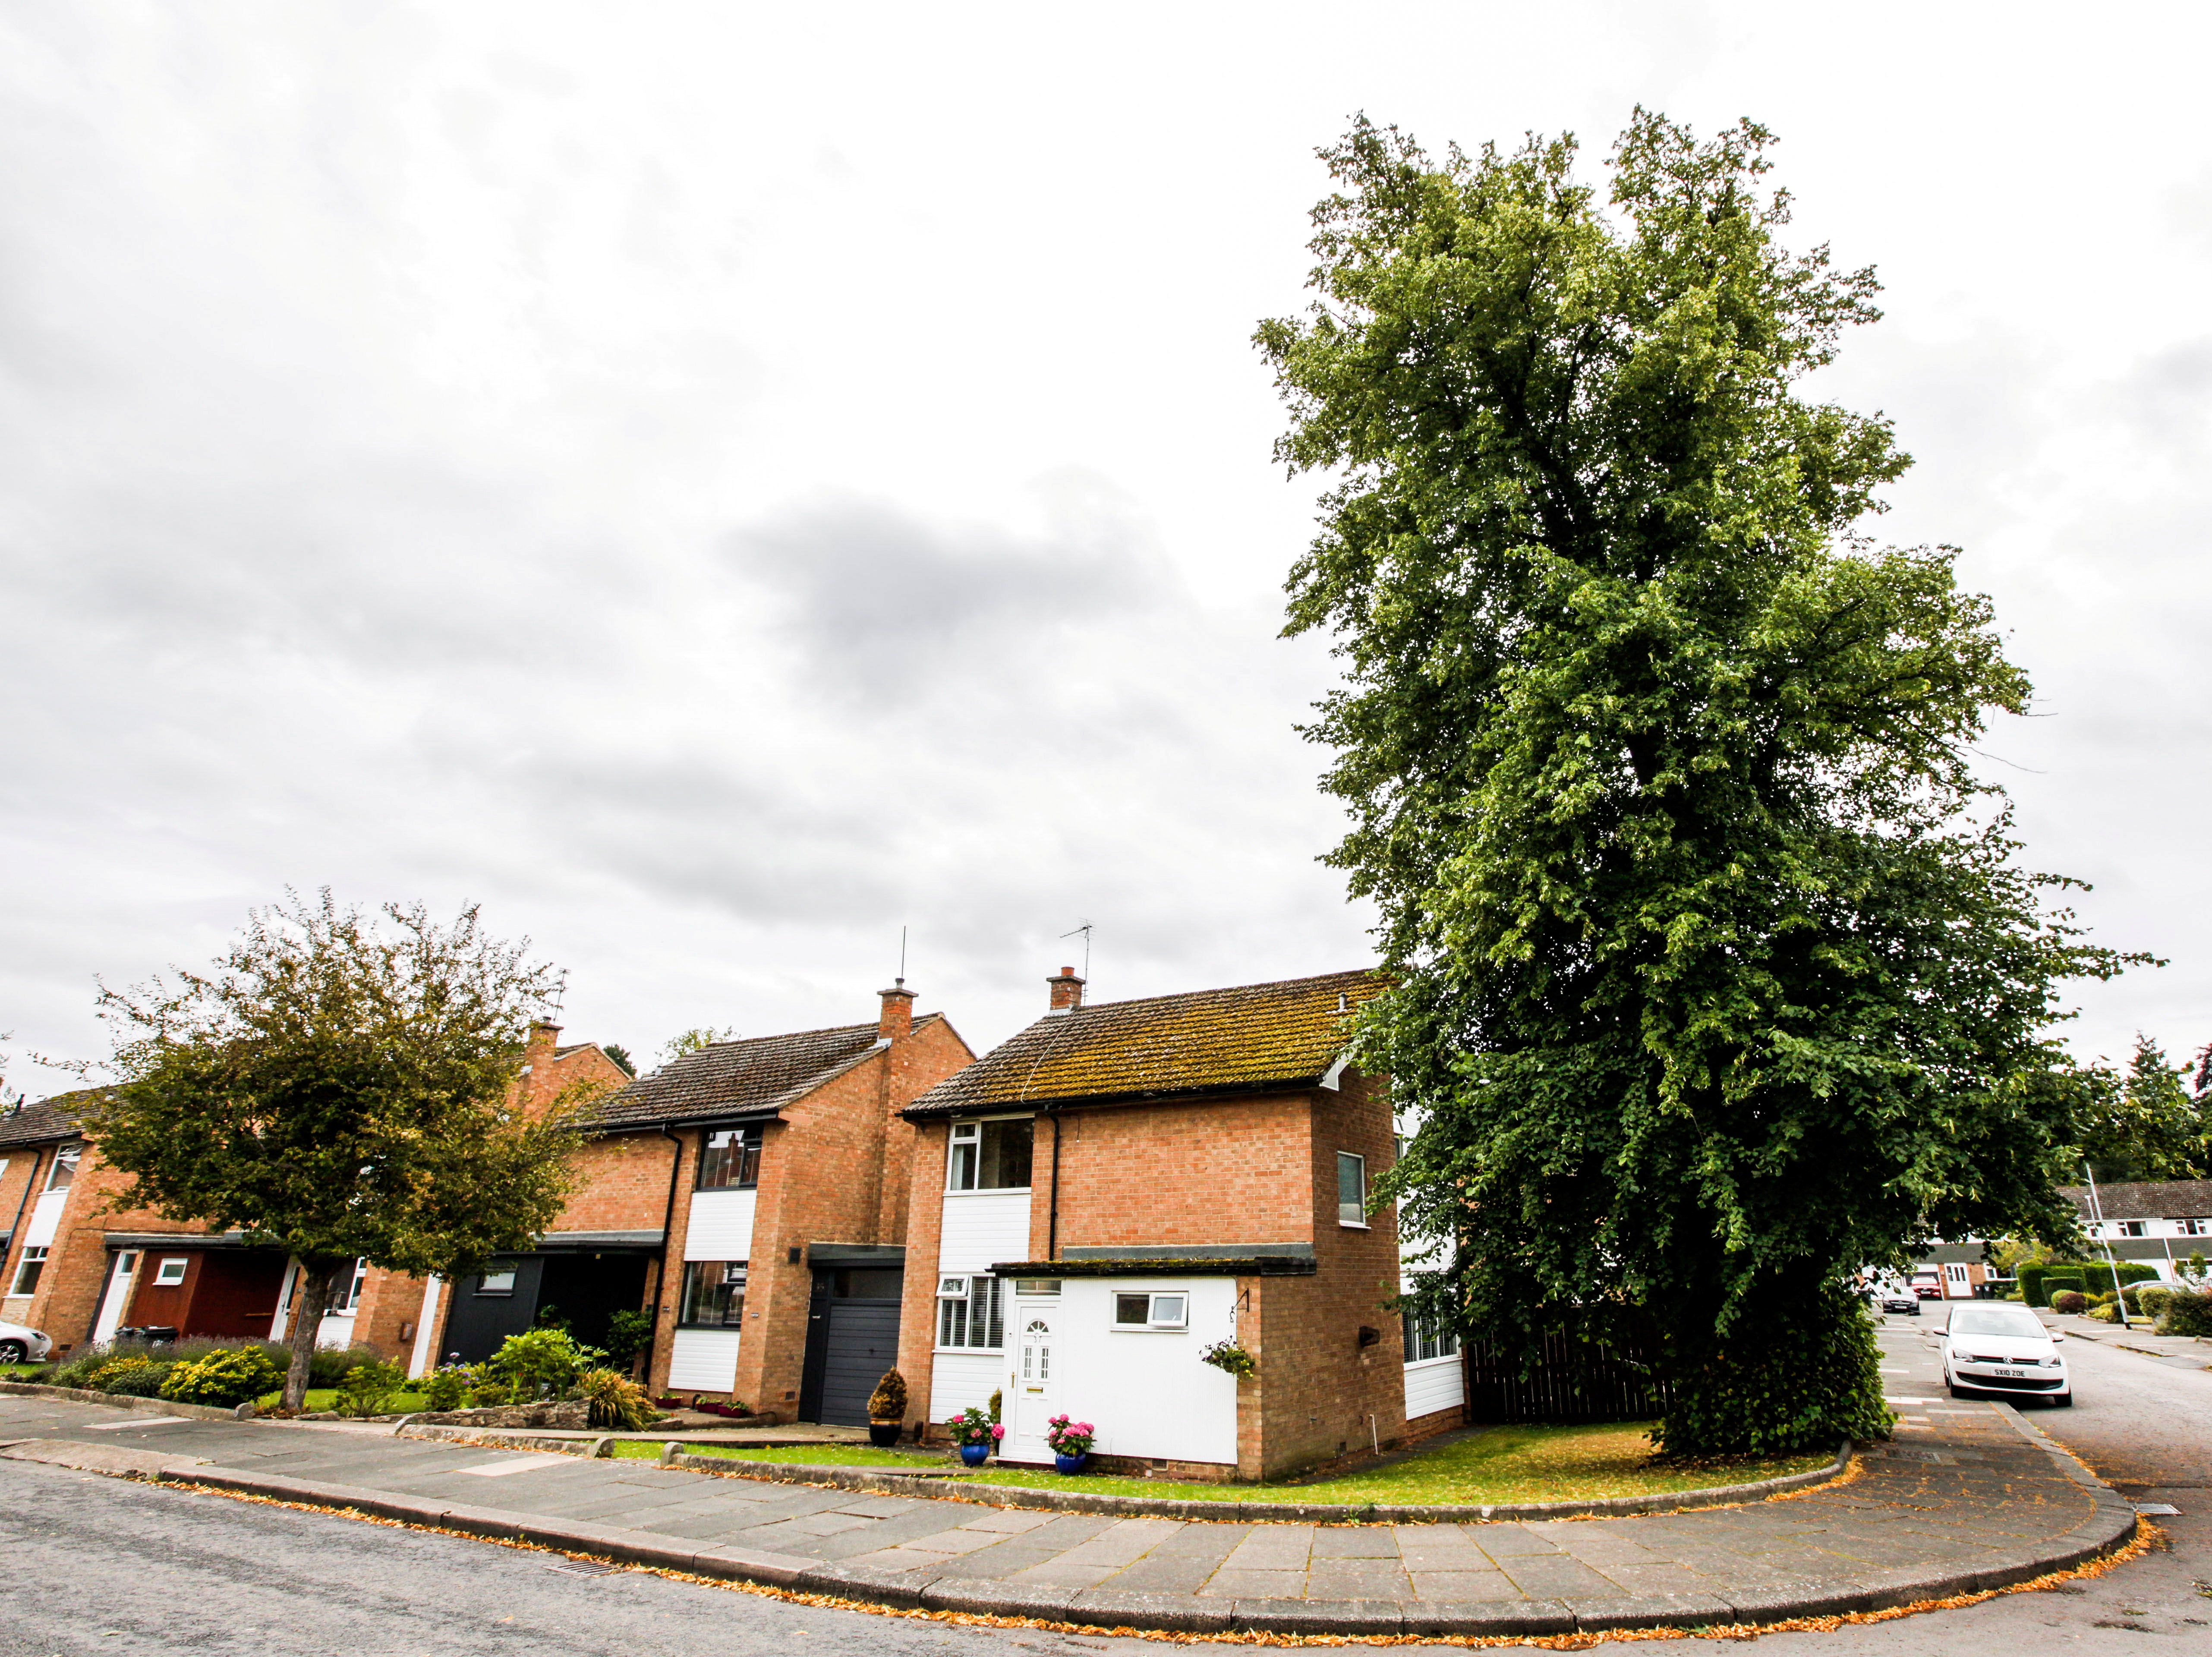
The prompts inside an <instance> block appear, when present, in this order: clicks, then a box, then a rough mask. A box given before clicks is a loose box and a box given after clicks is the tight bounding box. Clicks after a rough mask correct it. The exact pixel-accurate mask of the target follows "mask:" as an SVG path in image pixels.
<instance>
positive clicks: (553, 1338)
mask: <svg viewBox="0 0 2212 1657" xmlns="http://www.w3.org/2000/svg"><path fill="white" fill-rule="evenodd" d="M605 1356H606V1354H605V1353H604V1352H601V1351H599V1350H598V1349H597V1348H595V1347H590V1346H582V1345H579V1344H577V1342H576V1338H575V1337H574V1335H571V1334H570V1333H569V1332H568V1331H567V1330H566V1329H555V1328H544V1329H532V1330H529V1331H526V1332H524V1333H522V1334H520V1335H509V1336H508V1337H507V1339H506V1340H505V1341H504V1342H502V1343H501V1345H500V1349H499V1350H498V1351H496V1352H495V1353H494V1354H492V1359H491V1362H490V1363H488V1364H486V1365H485V1366H484V1367H485V1368H486V1369H489V1370H490V1371H491V1373H492V1375H493V1376H494V1377H495V1378H496V1380H497V1381H500V1382H501V1384H503V1385H505V1386H506V1387H507V1389H508V1390H509V1392H510V1393H511V1395H512V1396H513V1400H514V1401H515V1402H516V1403H518V1404H526V1403H528V1402H529V1401H530V1400H532V1399H538V1398H560V1397H563V1396H565V1395H566V1394H567V1393H569V1392H570V1391H572V1390H573V1389H574V1387H575V1385H576V1377H577V1376H579V1375H581V1374H583V1372H584V1371H585V1370H586V1369H589V1368H590V1367H591V1366H592V1364H594V1363H597V1362H598V1361H599V1359H601V1358H603V1357H605Z"/></svg>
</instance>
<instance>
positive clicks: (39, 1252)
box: [8, 1248, 46, 1295]
mask: <svg viewBox="0 0 2212 1657" xmlns="http://www.w3.org/2000/svg"><path fill="white" fill-rule="evenodd" d="M45 1272H46V1250H45V1249H43V1248H26V1249H24V1251H23V1258H22V1259H20V1260H18V1261H16V1262H15V1284H14V1285H13V1286H12V1287H10V1288H9V1290H8V1292H9V1294H11V1295H29V1294H35V1293H36V1292H37V1291H38V1287H39V1278H40V1277H41V1276H42V1275H44V1273H45Z"/></svg>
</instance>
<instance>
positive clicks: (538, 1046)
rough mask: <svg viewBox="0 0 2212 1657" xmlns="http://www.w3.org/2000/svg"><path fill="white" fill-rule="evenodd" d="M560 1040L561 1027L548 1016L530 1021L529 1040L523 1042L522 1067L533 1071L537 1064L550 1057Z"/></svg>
mask: <svg viewBox="0 0 2212 1657" xmlns="http://www.w3.org/2000/svg"><path fill="white" fill-rule="evenodd" d="M560 1041H561V1027H560V1026H559V1025H558V1024H556V1023H553V1022H552V1020H550V1019H548V1018H540V1019H536V1020H534V1021H532V1024H531V1026H530V1040H529V1041H527V1042H526V1043H525V1044H524V1047H523V1049H522V1067H523V1069H525V1070H528V1071H534V1070H536V1069H537V1068H538V1065H542V1064H544V1062H545V1061H546V1060H547V1059H550V1058H552V1056H553V1049H554V1048H555V1047H557V1046H558V1045H559V1044H560Z"/></svg>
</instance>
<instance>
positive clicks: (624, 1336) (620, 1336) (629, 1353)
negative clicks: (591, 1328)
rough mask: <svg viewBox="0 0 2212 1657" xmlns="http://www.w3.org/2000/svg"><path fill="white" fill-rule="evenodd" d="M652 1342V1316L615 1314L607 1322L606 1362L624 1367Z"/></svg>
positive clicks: (642, 1313) (645, 1313) (636, 1313)
mask: <svg viewBox="0 0 2212 1657" xmlns="http://www.w3.org/2000/svg"><path fill="white" fill-rule="evenodd" d="M652 1342H653V1316H652V1314H650V1313H647V1312H617V1313H616V1314H614V1315H613V1316H612V1317H611V1318H609V1319H608V1320H607V1361H608V1362H609V1363H612V1364H615V1365H617V1366H622V1365H626V1364H628V1363H629V1361H630V1360H631V1359H632V1358H634V1357H636V1356H637V1355H638V1353H639V1352H641V1350H644V1349H645V1348H646V1347H647V1346H648V1345H650V1344H652Z"/></svg>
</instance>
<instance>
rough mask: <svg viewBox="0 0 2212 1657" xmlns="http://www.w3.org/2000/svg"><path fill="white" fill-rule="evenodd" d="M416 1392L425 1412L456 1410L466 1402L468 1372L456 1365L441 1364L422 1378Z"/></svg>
mask: <svg viewBox="0 0 2212 1657" xmlns="http://www.w3.org/2000/svg"><path fill="white" fill-rule="evenodd" d="M416 1390H417V1391H418V1392H420V1393H422V1407H423V1408H424V1409H426V1410H458V1409H459V1408H460V1407H461V1405H464V1404H465V1403H466V1402H468V1397H469V1372H468V1371H467V1370H466V1369H463V1368H462V1367H461V1366H460V1365H459V1364H458V1363H447V1364H442V1365H441V1366H440V1367H439V1368H437V1369H433V1370H432V1371H430V1373H429V1374H428V1375H425V1376H423V1377H422V1386H421V1387H418V1388H417V1389H416Z"/></svg>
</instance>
